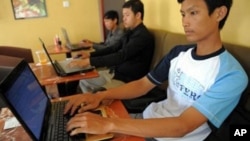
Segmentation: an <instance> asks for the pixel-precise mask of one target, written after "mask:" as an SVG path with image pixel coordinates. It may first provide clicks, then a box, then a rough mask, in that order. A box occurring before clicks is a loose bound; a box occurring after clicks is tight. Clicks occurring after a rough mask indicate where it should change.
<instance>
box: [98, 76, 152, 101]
mask: <svg viewBox="0 0 250 141" xmlns="http://www.w3.org/2000/svg"><path fill="white" fill-rule="evenodd" d="M154 86H155V85H154V84H152V83H151V82H150V81H149V80H148V78H147V77H146V76H145V77H143V78H141V79H139V80H136V81H132V82H130V83H126V84H124V85H122V86H119V87H116V88H111V89H108V90H107V91H103V92H100V94H101V95H102V96H103V99H132V98H136V97H139V96H141V95H144V94H146V93H147V92H148V91H149V90H151V89H152V88H153V87H154Z"/></svg>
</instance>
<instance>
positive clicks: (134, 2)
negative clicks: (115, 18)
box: [122, 0, 144, 20]
mask: <svg viewBox="0 0 250 141" xmlns="http://www.w3.org/2000/svg"><path fill="white" fill-rule="evenodd" d="M122 8H131V10H132V11H133V13H134V14H136V13H138V12H140V13H141V19H142V20H143V17H144V5H143V3H142V2H141V1H140V0H129V1H127V2H125V3H124V4H123V6H122Z"/></svg>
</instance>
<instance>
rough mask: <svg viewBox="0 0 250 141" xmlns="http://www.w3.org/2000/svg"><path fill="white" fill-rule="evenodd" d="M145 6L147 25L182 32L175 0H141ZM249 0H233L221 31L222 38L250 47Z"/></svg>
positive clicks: (178, 9) (177, 5) (178, 6)
mask: <svg viewBox="0 0 250 141" xmlns="http://www.w3.org/2000/svg"><path fill="white" fill-rule="evenodd" d="M142 1H143V3H144V7H145V20H144V23H145V24H146V25H147V26H148V27H154V28H158V29H165V30H168V31H172V32H178V33H183V28H182V25H181V14H180V12H179V11H180V5H179V4H178V3H177V0H157V1H156V0H142ZM249 5H250V1H249V0H234V1H233V6H232V9H231V13H230V15H229V17H228V20H227V22H226V24H225V26H224V28H223V29H222V31H221V35H222V40H223V41H226V42H230V43H235V44H240V45H246V46H249V47H250V42H249V39H250V37H249V33H250V28H249V25H250V15H249V14H248V13H250V8H249Z"/></svg>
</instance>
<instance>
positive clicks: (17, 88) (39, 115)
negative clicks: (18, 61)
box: [5, 65, 49, 139]
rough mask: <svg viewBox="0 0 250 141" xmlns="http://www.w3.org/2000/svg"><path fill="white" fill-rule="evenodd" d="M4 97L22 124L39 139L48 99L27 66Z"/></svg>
mask: <svg viewBox="0 0 250 141" xmlns="http://www.w3.org/2000/svg"><path fill="white" fill-rule="evenodd" d="M5 97H6V98H7V99H8V101H9V103H10V104H11V105H12V107H13V108H14V109H15V112H17V113H18V115H19V116H20V117H19V118H21V120H22V122H24V123H25V124H26V125H27V127H28V128H29V129H30V131H31V132H33V135H35V137H36V138H37V139H40V135H41V132H42V126H43V120H44V115H45V112H46V104H47V103H48V100H49V99H48V97H47V96H46V94H45V93H44V91H43V89H42V88H41V86H40V84H39V82H38V81H37V79H36V78H35V76H34V74H33V72H31V69H30V68H29V66H28V65H26V67H25V68H24V69H23V70H22V71H21V72H20V74H19V75H18V76H17V78H15V80H14V83H13V84H11V86H10V87H9V88H8V89H7V91H6V93H5Z"/></svg>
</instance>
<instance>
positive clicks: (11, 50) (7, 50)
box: [0, 46, 34, 63]
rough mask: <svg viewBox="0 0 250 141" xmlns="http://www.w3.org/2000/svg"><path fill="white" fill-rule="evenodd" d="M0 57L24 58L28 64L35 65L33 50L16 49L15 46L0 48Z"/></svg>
mask: <svg viewBox="0 0 250 141" xmlns="http://www.w3.org/2000/svg"><path fill="white" fill-rule="evenodd" d="M0 55H6V56H12V57H18V58H24V59H25V60H26V61H27V62H28V63H33V62H34V59H33V55H32V51H31V49H27V48H21V47H14V46H0Z"/></svg>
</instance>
